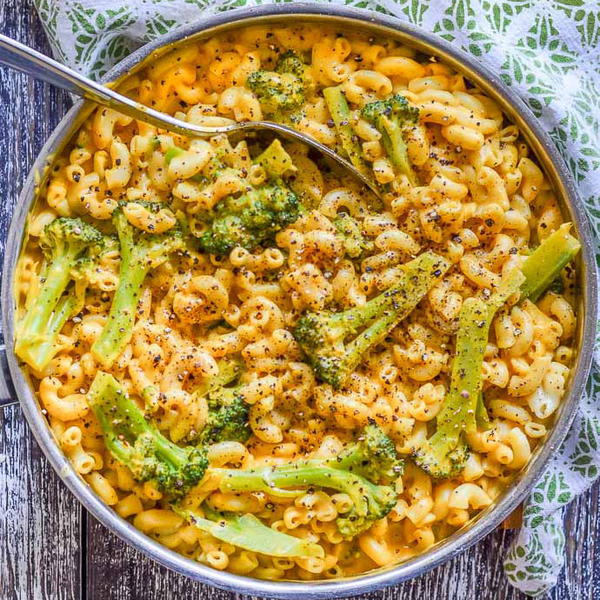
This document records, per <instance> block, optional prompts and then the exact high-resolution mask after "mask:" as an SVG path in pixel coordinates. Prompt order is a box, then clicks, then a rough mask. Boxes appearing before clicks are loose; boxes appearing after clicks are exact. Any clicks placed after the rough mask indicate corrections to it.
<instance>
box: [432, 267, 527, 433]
mask: <svg viewBox="0 0 600 600" xmlns="http://www.w3.org/2000/svg"><path fill="white" fill-rule="evenodd" d="M524 280H525V277H524V275H523V274H522V273H521V271H520V270H518V269H515V270H514V271H513V272H512V273H510V274H509V275H508V277H507V278H506V279H505V280H504V281H503V282H502V283H501V284H500V286H499V287H498V289H497V291H496V292H495V293H494V294H492V297H491V298H490V299H489V300H488V301H485V300H482V299H481V298H467V299H466V300H465V301H464V303H463V308H462V309H461V312H460V317H459V325H458V333H457V336H456V349H455V355H454V361H453V363H452V375H451V377H450V392H449V393H448V395H447V396H446V398H445V400H444V405H443V407H442V410H441V411H440V414H439V415H438V418H437V424H438V431H440V430H441V431H445V432H446V433H447V432H448V428H450V431H451V432H455V431H456V423H457V422H459V423H461V424H464V429H465V431H466V432H467V433H474V432H475V431H477V423H476V418H475V414H476V409H477V403H478V399H479V396H480V394H481V386H482V383H483V380H482V377H481V373H482V368H483V358H484V355H485V349H486V347H487V343H488V338H489V334H490V327H491V325H492V320H493V318H494V315H495V314H496V311H497V310H498V309H499V308H501V307H502V306H503V305H504V304H505V303H506V301H507V300H508V298H510V296H512V295H513V294H514V293H515V292H517V291H518V290H519V287H520V286H521V285H522V283H523V281H524Z"/></svg>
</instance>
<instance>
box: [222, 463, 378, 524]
mask: <svg viewBox="0 0 600 600" xmlns="http://www.w3.org/2000/svg"><path fill="white" fill-rule="evenodd" d="M324 464H325V465H327V462H326V461H325V462H324V461H322V460H318V459H310V460H301V461H297V462H295V463H291V464H288V465H281V466H277V467H262V468H259V469H248V470H244V469H211V472H212V473H214V474H215V475H217V476H219V477H220V485H219V489H220V490H221V491H222V492H241V491H245V492H266V493H268V494H271V495H272V496H278V497H282V498H295V497H297V496H298V495H299V494H303V493H305V492H304V491H303V490H288V489H286V488H289V487H295V486H304V487H306V486H315V485H316V486H319V487H322V488H329V489H334V490H338V491H341V492H345V493H347V494H348V495H349V496H350V498H351V499H352V503H353V505H354V508H355V510H356V512H357V514H358V515H359V516H365V515H366V514H367V512H368V503H367V501H366V496H365V493H366V491H367V490H369V491H376V490H377V488H378V486H377V485H375V484H373V483H371V482H370V481H368V480H367V479H365V478H364V477H361V476H360V475H357V474H356V473H352V472H350V471H344V470H342V469H339V468H335V467H330V466H323V465H324Z"/></svg>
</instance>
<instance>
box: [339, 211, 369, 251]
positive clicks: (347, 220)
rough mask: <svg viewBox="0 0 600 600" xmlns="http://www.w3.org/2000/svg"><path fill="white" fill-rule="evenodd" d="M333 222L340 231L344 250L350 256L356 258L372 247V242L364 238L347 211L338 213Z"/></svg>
mask: <svg viewBox="0 0 600 600" xmlns="http://www.w3.org/2000/svg"><path fill="white" fill-rule="evenodd" d="M333 224H334V225H335V228H336V229H337V230H338V232H339V233H340V236H341V237H342V240H343V244H344V251H345V252H346V255H347V256H349V257H350V258H358V257H359V256H361V255H362V254H363V253H365V252H368V251H369V250H372V249H373V244H372V243H371V242H370V241H369V240H367V239H365V237H364V236H363V234H362V232H361V230H360V226H359V225H358V223H357V222H356V221H355V220H354V219H353V218H352V217H351V216H350V215H349V214H348V213H340V214H339V215H338V216H337V217H336V218H335V220H334V221H333Z"/></svg>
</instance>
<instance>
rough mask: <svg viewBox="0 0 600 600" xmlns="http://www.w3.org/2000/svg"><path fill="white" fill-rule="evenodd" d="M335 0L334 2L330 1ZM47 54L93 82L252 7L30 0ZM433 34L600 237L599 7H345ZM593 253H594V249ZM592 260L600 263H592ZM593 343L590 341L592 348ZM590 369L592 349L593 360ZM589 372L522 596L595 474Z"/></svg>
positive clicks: (551, 564) (539, 497) (404, 0)
mask: <svg viewBox="0 0 600 600" xmlns="http://www.w3.org/2000/svg"><path fill="white" fill-rule="evenodd" d="M333 1H338V0H333ZM34 3H35V5H36V7H37V9H38V12H39V15H40V17H41V19H42V21H43V23H44V26H45V28H46V31H47V33H48V37H49V39H50V42H51V44H52V47H53V49H54V53H55V56H56V57H57V58H58V59H59V60H61V61H63V62H64V63H65V64H67V65H69V66H71V67H74V68H75V69H78V70H79V71H81V72H83V73H86V74H88V75H91V76H93V77H95V78H98V77H100V76H102V75H103V74H104V73H105V72H106V71H107V70H108V69H109V68H110V67H111V66H112V65H114V64H115V63H117V62H118V61H119V60H121V59H122V58H123V57H125V56H127V54H129V53H130V52H131V51H132V50H133V49H135V48H137V47H138V46H140V45H141V44H143V43H145V42H148V41H150V40H152V39H154V38H155V37H156V36H158V35H160V34H163V33H165V32H167V31H169V30H171V29H173V28H175V27H178V26H180V25H184V24H186V23H190V22H192V21H197V20H201V19H202V17H203V16H206V14H207V13H209V12H218V11H223V10H227V9H230V8H235V7H239V6H244V5H250V4H262V3H264V2H262V1H261V0H214V1H212V2H211V1H210V0H152V1H149V0H34ZM342 3H345V4H347V5H353V6H356V7H359V8H370V9H373V10H378V11H382V12H386V13H389V14H392V15H394V16H396V17H398V18H399V19H402V20H404V21H410V22H411V23H414V24H416V25H419V26H421V27H423V28H424V29H427V30H429V31H433V32H435V33H437V34H438V35H440V36H442V37H444V38H445V39H447V40H449V41H451V42H452V43H454V44H455V45H457V46H460V47H462V48H463V49H464V50H466V51H468V52H470V53H471V54H473V55H475V56H477V57H478V58H479V59H480V60H481V61H482V62H483V63H484V64H485V65H486V66H487V67H488V68H490V69H492V70H493V71H495V72H497V73H501V75H502V78H503V79H504V81H505V82H506V84H507V85H509V86H511V87H512V88H513V90H515V91H516V92H517V93H518V94H519V95H520V96H521V97H522V98H523V100H525V101H526V102H527V104H528V105H529V106H530V107H531V109H532V110H533V112H534V113H535V114H536V115H537V117H538V118H539V119H540V121H541V123H542V125H543V126H544V127H545V128H546V130H547V131H548V132H549V134H550V136H551V137H552V139H553V140H554V142H555V143H556V145H557V146H558V148H559V150H560V152H561V154H562V155H563V157H564V158H565V161H566V162H567V164H568V166H569V168H570V169H571V172H572V173H573V176H574V178H575V181H576V182H577V184H578V186H579V193H580V194H581V197H582V198H583V200H584V201H585V203H586V206H587V208H588V213H589V216H590V219H591V220H592V226H593V228H594V230H595V231H600V5H598V3H597V1H593V0H591V1H590V0H578V1H577V2H575V1H570V2H567V1H563V0H512V1H510V2H495V1H490V0H437V1H436V0H432V1H427V0H347V1H346V2H342ZM596 250H597V251H598V247H596ZM599 258H600V256H599ZM596 346H597V347H598V344H596ZM596 363H597V364H598V353H597V356H596ZM599 389H600V375H599V371H598V370H596V369H594V371H593V373H592V375H591V376H590V379H589V382H588V386H587V391H586V394H585V395H584V396H583V397H582V399H581V406H580V410H579V412H578V414H577V417H576V419H575V422H574V424H573V427H572V429H571V431H570V433H569V436H568V438H567V440H566V441H565V443H564V444H563V446H562V448H561V449H560V451H559V452H557V453H556V455H555V456H554V458H553V459H552V461H551V463H550V465H549V466H548V469H547V470H546V472H545V474H544V475H543V477H542V478H541V480H540V482H539V483H538V484H537V485H536V487H535V489H534V491H533V492H532V494H531V497H530V498H529V500H528V501H527V502H526V503H525V509H524V514H523V526H522V528H521V530H520V532H519V535H518V537H517V538H516V540H515V541H514V543H513V545H512V547H511V549H510V551H509V552H508V555H507V556H506V558H505V561H504V568H505V571H506V575H507V576H508V578H509V580H510V582H511V583H512V584H513V585H514V586H516V587H517V588H519V589H520V590H522V591H523V592H525V593H527V594H529V595H531V596H539V595H542V594H543V593H544V592H545V591H547V590H548V589H549V588H551V587H552V586H553V585H554V584H555V583H556V580H557V577H558V574H559V573H560V570H561V568H562V566H563V563H564V552H565V536H564V532H563V516H562V513H563V511H562V509H563V507H564V506H565V505H566V504H568V503H569V502H571V500H573V498H574V497H576V496H577V495H579V494H581V493H582V492H584V491H585V490H586V489H587V488H588V487H589V486H590V485H591V484H592V483H593V482H594V481H595V480H596V478H597V477H598V474H599V473H598V468H599V465H600V409H599V408H598V406H597V405H596V403H595V402H594V400H595V398H596V397H597V395H598V391H599Z"/></svg>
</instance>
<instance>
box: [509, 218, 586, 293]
mask: <svg viewBox="0 0 600 600" xmlns="http://www.w3.org/2000/svg"><path fill="white" fill-rule="evenodd" d="M570 228H571V223H563V224H562V225H561V226H560V227H559V228H558V229H557V230H556V231H555V232H554V233H551V234H550V235H549V236H548V237H547V238H546V239H545V240H544V241H543V242H542V243H541V244H540V245H539V246H538V247H537V248H536V250H535V251H534V252H533V253H532V254H531V255H530V256H528V257H527V259H526V260H525V262H524V263H523V265H522V266H521V271H522V273H523V275H525V282H524V283H523V286H522V287H521V298H529V299H530V300H531V301H532V302H536V301H537V300H538V299H539V297H540V296H541V295H542V294H543V293H544V292H545V291H546V289H547V288H548V287H549V286H550V284H551V283H552V282H553V281H554V279H555V278H556V276H557V275H559V274H560V272H561V271H562V270H563V268H564V267H565V266H566V265H567V264H568V263H569V262H570V261H571V260H572V259H573V258H574V257H575V255H576V254H577V253H578V252H579V250H580V248H581V244H580V243H579V241H578V240H577V239H575V238H574V237H573V236H572V235H571V234H570V233H569V229H570Z"/></svg>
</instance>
